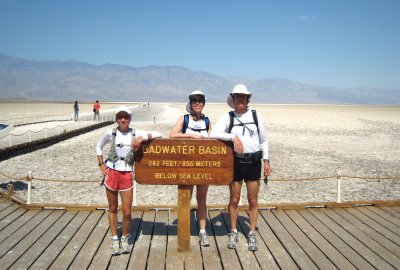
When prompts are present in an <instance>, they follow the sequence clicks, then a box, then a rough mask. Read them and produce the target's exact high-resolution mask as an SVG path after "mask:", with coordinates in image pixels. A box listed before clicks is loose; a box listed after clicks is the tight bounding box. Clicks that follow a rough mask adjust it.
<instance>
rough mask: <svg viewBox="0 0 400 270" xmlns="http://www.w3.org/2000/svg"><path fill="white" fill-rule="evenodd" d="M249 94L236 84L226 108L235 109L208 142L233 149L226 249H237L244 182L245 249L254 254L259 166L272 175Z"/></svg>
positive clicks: (262, 132) (262, 131) (261, 125)
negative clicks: (247, 219) (247, 216)
mask: <svg viewBox="0 0 400 270" xmlns="http://www.w3.org/2000/svg"><path fill="white" fill-rule="evenodd" d="M251 97H252V93H251V92H249V91H248V90H247V87H246V86H245V85H243V84H237V85H235V87H234V88H233V90H232V91H231V93H230V94H229V95H228V98H227V104H228V105H229V107H231V108H232V109H234V110H233V111H231V112H228V113H225V114H224V115H222V116H221V118H220V119H219V120H218V121H217V123H216V124H215V126H214V128H213V130H212V131H211V133H210V137H211V138H215V139H220V140H225V141H232V142H233V145H234V153H235V157H234V179H233V182H232V183H231V184H230V186H229V190H230V199H229V206H228V213H229V218H230V225H231V233H229V234H228V238H229V239H228V245H227V247H228V248H236V244H237V241H238V231H237V228H236V223H237V217H238V205H239V200H240V196H241V189H242V184H243V181H244V182H245V183H246V187H247V199H248V203H249V212H250V233H249V235H248V238H247V240H248V249H249V250H250V251H256V250H257V249H258V248H257V240H256V234H255V231H256V224H257V215H258V192H259V190H260V178H261V168H262V163H263V165H264V175H265V176H268V175H269V174H270V172H271V167H270V164H269V157H268V140H267V133H266V129H265V126H264V120H263V118H262V115H261V114H259V113H257V112H256V111H255V110H249V102H250V99H251Z"/></svg>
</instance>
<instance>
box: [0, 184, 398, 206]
mask: <svg viewBox="0 0 400 270" xmlns="http://www.w3.org/2000/svg"><path fill="white" fill-rule="evenodd" d="M0 196H1V197H4V198H7V199H8V200H11V201H13V202H15V203H17V204H19V205H20V206H22V207H24V208H26V209H61V210H88V211H93V210H105V209H108V204H71V203H30V204H28V203H27V201H26V200H25V199H23V198H20V197H19V196H17V195H15V194H13V193H12V192H10V193H8V192H7V191H6V190H4V189H0ZM358 206H378V207H387V206H400V199H399V200H365V201H343V202H298V203H296V202H290V203H287V202H286V203H285V202H283V203H262V204H259V205H258V207H259V209H260V210H262V209H282V210H289V209H306V208H344V207H345V208H346V207H358ZM120 207H121V206H120ZM227 207H228V205H227V204H208V205H207V208H208V210H209V211H212V210H227ZM196 208H197V206H196V205H191V209H192V210H194V209H196ZM156 209H157V210H170V211H178V207H177V205H160V204H158V205H156V204H146V205H137V206H132V210H138V211H149V210H156ZM239 209H240V210H247V209H248V206H247V205H242V206H239Z"/></svg>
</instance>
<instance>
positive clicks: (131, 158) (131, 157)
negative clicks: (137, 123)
mask: <svg viewBox="0 0 400 270" xmlns="http://www.w3.org/2000/svg"><path fill="white" fill-rule="evenodd" d="M129 132H130V133H131V134H132V141H133V140H135V138H136V129H134V128H130V129H129ZM116 136H117V129H116V128H113V129H112V140H111V147H110V151H109V152H108V158H107V159H108V160H110V161H111V162H112V163H113V167H114V168H115V162H117V161H118V160H124V161H125V163H126V164H128V165H133V163H135V150H134V149H133V148H131V150H130V151H129V153H128V155H127V156H126V157H120V156H118V154H117V151H116V147H122V146H121V145H120V144H115V137H116Z"/></svg>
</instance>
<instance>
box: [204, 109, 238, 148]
mask: <svg viewBox="0 0 400 270" xmlns="http://www.w3.org/2000/svg"><path fill="white" fill-rule="evenodd" d="M229 123H230V116H229V113H226V114H224V115H223V116H222V117H221V118H220V119H219V120H218V121H217V123H216V124H215V126H214V128H213V129H212V130H211V132H210V138H213V139H219V140H223V141H232V142H233V146H234V150H235V152H236V153H238V154H242V153H243V152H244V148H243V144H242V141H241V140H240V139H239V137H238V136H236V135H235V134H232V133H227V131H228V129H229Z"/></svg>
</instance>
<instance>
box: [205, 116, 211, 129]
mask: <svg viewBox="0 0 400 270" xmlns="http://www.w3.org/2000/svg"><path fill="white" fill-rule="evenodd" d="M204 122H206V129H207V132H208V131H210V119H208V117H207V116H204Z"/></svg>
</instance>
